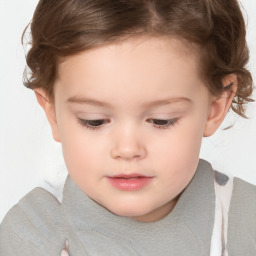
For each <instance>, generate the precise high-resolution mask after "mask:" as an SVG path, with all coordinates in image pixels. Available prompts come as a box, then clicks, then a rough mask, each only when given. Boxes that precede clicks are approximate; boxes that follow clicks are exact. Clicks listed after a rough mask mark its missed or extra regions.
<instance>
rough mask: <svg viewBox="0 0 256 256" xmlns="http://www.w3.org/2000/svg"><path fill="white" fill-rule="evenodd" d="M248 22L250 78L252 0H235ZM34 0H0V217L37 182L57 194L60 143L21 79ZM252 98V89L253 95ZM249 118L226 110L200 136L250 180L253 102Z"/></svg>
mask: <svg viewBox="0 0 256 256" xmlns="http://www.w3.org/2000/svg"><path fill="white" fill-rule="evenodd" d="M241 2H242V4H243V6H244V8H245V10H246V12H247V15H246V20H247V23H248V43H249V47H250V50H251V61H250V63H249V69H250V70H251V71H252V73H253V77H254V80H255V78H256V15H255V13H256V0H242V1H241ZM36 4H37V1H36V0H0V222H1V220H2V218H3V217H4V215H5V214H6V212H7V211H8V210H9V209H10V207H12V206H13V205H14V204H15V203H16V202H17V201H18V200H19V199H20V198H21V197H23V196H24V195H25V194H26V193H28V192H29V191H30V190H31V189H33V188H34V187H36V186H42V187H44V188H46V189H47V190H49V191H50V192H52V193H54V194H55V195H56V196H57V197H58V198H59V199H60V198H61V188H62V184H63V183H64V180H65V176H66V169H65V165H64V162H63V159H62V154H61V146H60V145H59V144H58V143H56V142H54V141H53V139H52V136H51V131H50V127H49V125H48V123H47V120H46V117H45V116H44V113H43V111H42V110H41V109H40V107H39V105H38V104H37V102H36V99H35V96H34V94H33V92H32V91H31V90H29V89H26V88H25V87H24V86H23V84H22V73H23V69H24V65H25V58H24V49H23V47H22V46H21V42H20V38H21V34H22V31H23V29H24V28H25V26H26V25H27V24H28V23H29V21H30V19H31V17H32V14H33V11H34V8H35V6H36ZM254 98H255V95H254ZM248 115H249V116H250V119H249V120H244V119H242V118H238V117H236V116H235V115H233V114H229V115H228V116H227V118H226V120H225V122H224V124H223V125H222V128H223V127H226V126H228V125H230V124H234V126H233V128H232V129H229V130H227V131H223V130H222V129H219V131H218V132H217V133H216V134H215V135H214V136H212V137H211V138H205V139H204V140H203V145H202V151H201V157H202V158H205V159H207V160H209V161H210V162H211V163H212V165H213V167H214V168H215V169H217V170H219V171H221V172H225V173H228V174H232V175H234V176H238V177H240V178H242V179H244V180H246V181H248V182H250V183H252V184H256V106H255V103H253V104H251V107H250V108H249V110H248Z"/></svg>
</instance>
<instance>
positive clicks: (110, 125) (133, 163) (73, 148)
mask: <svg viewBox="0 0 256 256" xmlns="http://www.w3.org/2000/svg"><path fill="white" fill-rule="evenodd" d="M231 82H233V88H232V91H225V92H223V94H222V95H221V96H220V97H218V98H217V97H215V96H213V95H211V93H210V92H209V90H208V89H207V87H206V86H205V84H204V82H203V81H202V80H201V78H200V76H199V63H198V56H197V55H196V53H195V51H190V52H189V51H188V50H187V49H186V48H185V45H183V44H182V43H181V42H180V41H179V40H177V39H166V38H165V39H163V38H146V40H145V38H137V39H130V40H126V41H124V42H122V43H115V44H110V45H105V46H102V47H98V48H95V49H92V50H90V51H87V52H83V53H80V54H79V55H75V56H71V57H69V58H67V59H66V60H65V61H63V62H62V63H61V64H60V65H59V72H58V78H57V80H56V82H55V84H54V93H55V98H54V103H53V102H50V101H49V100H47V95H46V94H45V92H44V91H43V90H42V89H36V90H35V93H36V96H37V99H38V102H39V104H40V105H41V106H42V107H43V109H44V110H45V113H46V115H47V118H48V120H49V123H50V125H51V128H52V133H53V137H54V139H55V140H56V141H58V142H60V143H61V144H62V148H63V155H64V159H65V162H66V166H67V169H68V172H69V174H70V176H71V178H72V179H73V181H74V182H75V183H76V184H77V185H78V186H79V187H80V188H81V190H83V191H84V192H85V193H86V194H87V195H88V196H89V197H91V198H92V199H93V200H95V201H96V202H98V203H99V204H101V205H102V206H103V207H105V208H107V209H108V210H110V211H111V212H113V213H114V214H117V215H120V216H127V217H131V218H133V219H135V220H137V221H142V222H152V221H157V220H159V219H161V218H163V217H165V216H166V215H167V214H168V213H170V212H171V211H172V209H173V208H174V206H175V204H176V202H177V200H178V196H179V195H180V193H181V192H182V191H183V190H184V188H186V186H187V185H188V183H189V182H190V181H191V179H192V178H193V176H194V174H195V171H196V168H197V165H198V161H199V152H200V146H201V140H202V137H203V136H210V135H212V134H213V133H214V132H215V131H216V130H217V128H218V127H219V125H220V124H221V122H222V121H223V119H224V117H225V115H226V113H227V111H228V109H229V107H230V104H231V101H232V98H233V97H234V94H235V90H236V83H237V82H236V76H235V75H230V76H228V77H225V78H224V79H223V85H224V86H226V85H228V84H230V83H231ZM81 119H83V120H104V121H103V122H89V125H91V126H92V125H93V126H96V125H97V126H96V129H91V128H92V127H86V126H84V125H86V124H87V125H88V121H84V123H83V124H84V125H82V123H81ZM159 120H163V121H161V122H160V123H159ZM94 128H95V127H94ZM130 173H139V174H141V175H146V176H150V177H152V179H151V181H150V182H149V183H148V184H147V185H146V186H144V187H142V188H141V189H139V190H136V191H122V190H120V189H117V188H115V187H113V186H112V185H111V184H110V183H109V181H108V179H107V177H109V176H113V175H119V174H130Z"/></svg>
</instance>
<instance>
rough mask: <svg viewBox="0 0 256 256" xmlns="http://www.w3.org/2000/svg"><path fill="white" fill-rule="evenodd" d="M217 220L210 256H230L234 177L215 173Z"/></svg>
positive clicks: (215, 221)
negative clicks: (228, 246) (229, 221)
mask: <svg viewBox="0 0 256 256" xmlns="http://www.w3.org/2000/svg"><path fill="white" fill-rule="evenodd" d="M214 176H215V179H214V188H215V219H214V225H213V232H212V239H211V251H210V252H211V253H210V256H228V251H227V231H228V213H229V206H230V201H231V197H232V191H233V177H231V176H227V175H225V174H221V173H218V172H216V171H215V172H214Z"/></svg>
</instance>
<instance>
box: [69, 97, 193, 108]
mask: <svg viewBox="0 0 256 256" xmlns="http://www.w3.org/2000/svg"><path fill="white" fill-rule="evenodd" d="M180 101H185V102H188V103H192V101H191V99H189V98H186V97H177V98H167V99H161V100H155V101H150V102H146V103H144V104H143V105H142V106H143V107H144V108H148V107H154V106H160V105H168V104H171V103H175V102H180ZM67 103H76V104H87V105H93V106H100V107H109V108H111V107H112V106H111V104H109V103H107V102H104V101H99V100H96V99H92V98H85V97H78V96H73V97H70V98H68V99H67Z"/></svg>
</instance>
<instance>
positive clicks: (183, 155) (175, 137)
mask: <svg viewBox="0 0 256 256" xmlns="http://www.w3.org/2000/svg"><path fill="white" fill-rule="evenodd" d="M196 120H197V121H196ZM203 124H204V122H203V120H202V119H200V118H192V117H191V118H187V119H186V120H185V119H184V120H183V121H182V123H180V124H177V126H176V127H173V128H171V130H170V131H169V132H167V133H166V134H165V135H163V138H161V140H159V141H158V142H156V143H155V145H154V147H152V148H153V151H152V153H151V154H152V155H155V156H157V157H156V158H155V165H156V166H157V167H158V168H159V167H162V168H161V169H162V170H166V172H167V173H168V172H172V174H173V175H177V176H178V175H180V174H181V173H186V172H190V170H195V168H196V166H197V164H198V159H199V153H200V148H201V142H202V136H203ZM156 141H157V140H156ZM157 167H156V168H157Z"/></svg>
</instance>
